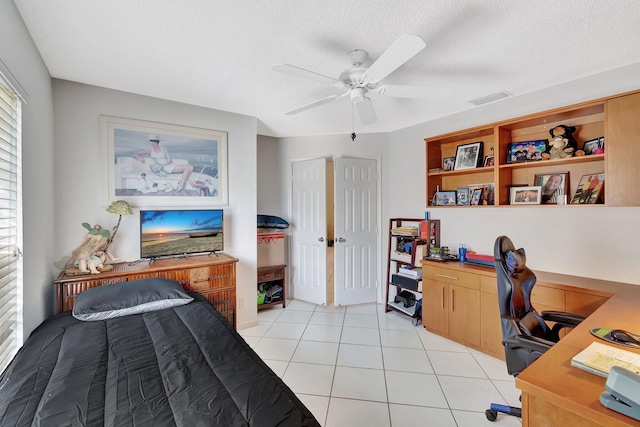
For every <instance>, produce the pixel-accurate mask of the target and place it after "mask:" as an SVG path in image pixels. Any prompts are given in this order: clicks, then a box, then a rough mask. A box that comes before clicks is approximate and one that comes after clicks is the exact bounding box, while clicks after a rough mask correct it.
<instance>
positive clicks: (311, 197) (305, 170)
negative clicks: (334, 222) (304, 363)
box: [289, 159, 327, 304]
mask: <svg viewBox="0 0 640 427" xmlns="http://www.w3.org/2000/svg"><path fill="white" fill-rule="evenodd" d="M325 163H326V161H325V159H313V160H305V161H299V162H293V165H292V215H291V216H292V222H293V224H292V227H291V228H292V250H291V265H290V266H289V270H290V271H291V275H292V283H293V297H294V298H296V299H300V300H304V301H308V302H312V303H315V304H326V303H327V246H326V244H327V243H326V239H327V216H326V210H327V205H326V197H327V196H326V191H327V190H326V165H325Z"/></svg>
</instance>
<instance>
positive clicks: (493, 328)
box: [480, 292, 504, 360]
mask: <svg viewBox="0 0 640 427" xmlns="http://www.w3.org/2000/svg"><path fill="white" fill-rule="evenodd" d="M480 347H481V348H482V351H484V352H486V353H487V354H490V355H492V356H493V357H497V358H499V359H502V360H504V348H503V347H502V326H501V324H500V309H499V307H498V294H497V293H495V294H493V293H488V292H480Z"/></svg>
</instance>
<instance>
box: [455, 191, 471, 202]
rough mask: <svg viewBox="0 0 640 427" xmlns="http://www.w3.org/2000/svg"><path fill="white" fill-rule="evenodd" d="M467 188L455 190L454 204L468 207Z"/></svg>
mask: <svg viewBox="0 0 640 427" xmlns="http://www.w3.org/2000/svg"><path fill="white" fill-rule="evenodd" d="M469 203H470V199H469V187H460V188H458V189H457V190H456V204H457V205H458V206H469Z"/></svg>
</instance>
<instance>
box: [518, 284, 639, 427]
mask: <svg viewBox="0 0 640 427" xmlns="http://www.w3.org/2000/svg"><path fill="white" fill-rule="evenodd" d="M639 309H640V286H632V285H628V286H623V287H621V288H620V289H619V291H618V292H616V293H615V294H614V295H613V296H612V297H611V298H610V299H609V301H607V302H606V303H605V304H604V305H602V306H601V307H600V308H598V309H597V310H596V311H595V312H594V313H593V314H592V315H590V316H589V317H588V318H587V319H586V320H584V321H583V322H582V323H581V324H580V325H579V326H577V327H576V328H575V329H574V330H572V331H571V332H570V333H568V334H567V335H566V336H565V337H564V338H562V339H561V340H560V342H559V343H557V344H556V345H554V346H553V347H552V348H551V349H550V350H549V351H547V352H546V353H545V354H544V355H543V356H542V357H540V358H539V359H538V360H537V361H536V362H535V363H533V364H532V365H531V366H529V367H528V368H527V369H525V370H524V371H523V372H522V373H521V374H520V375H518V377H516V386H517V387H518V388H519V389H520V390H522V391H523V393H528V394H529V395H532V396H536V397H539V398H542V399H544V400H546V401H548V402H552V403H553V404H554V405H556V406H558V407H560V408H563V409H564V410H566V411H569V412H572V413H575V414H578V415H579V416H581V417H584V418H587V419H589V420H591V421H594V422H596V423H598V424H601V425H607V426H618V425H620V426H623V425H638V426H640V422H638V421H635V420H633V419H632V418H629V417H626V416H624V415H622V414H619V413H617V412H615V411H612V410H610V409H607V408H605V407H604V406H602V405H601V404H600V401H599V398H600V393H602V392H603V391H604V390H605V381H606V380H605V378H602V377H599V376H597V375H595V374H591V373H589V372H585V371H583V370H581V369H579V368H576V367H573V366H571V358H572V357H573V356H575V355H576V354H578V353H579V352H580V351H582V350H583V349H584V348H585V347H587V346H588V345H589V344H591V342H593V341H600V342H604V341H601V340H598V339H597V338H595V337H594V336H593V335H591V333H590V332H589V330H590V329H591V328H595V327H611V328H618V329H625V330H628V331H632V332H637V333H640V310H639ZM611 345H614V344H611ZM621 348H623V347H621ZM624 348H625V349H627V350H629V348H628V347H624ZM631 351H634V352H637V353H639V354H640V350H631Z"/></svg>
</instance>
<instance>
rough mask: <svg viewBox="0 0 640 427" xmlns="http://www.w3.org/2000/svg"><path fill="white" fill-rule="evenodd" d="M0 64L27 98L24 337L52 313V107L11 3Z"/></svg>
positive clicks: (2, 10) (40, 66)
mask: <svg viewBox="0 0 640 427" xmlns="http://www.w3.org/2000/svg"><path fill="white" fill-rule="evenodd" d="M0 60H1V61H2V63H3V64H4V67H3V68H5V71H7V70H8V72H9V73H10V74H11V75H12V76H13V77H12V79H13V80H14V81H15V82H17V84H19V85H20V86H21V87H22V89H23V91H24V95H25V97H26V99H25V101H26V103H24V104H23V105H22V141H23V148H22V170H23V172H24V174H23V182H22V193H23V200H22V202H23V208H24V212H23V220H24V224H23V233H24V244H23V250H22V252H23V254H24V258H23V261H24V291H23V301H24V338H25V339H26V338H27V337H28V336H29V334H30V333H31V331H32V330H33V329H34V328H35V327H36V326H38V324H40V322H42V320H44V319H45V318H46V317H48V316H49V315H51V314H53V309H54V303H53V301H54V293H53V286H52V285H51V279H52V278H53V273H54V269H53V266H52V265H51V261H52V259H53V253H54V252H53V244H54V233H55V212H54V209H53V206H54V201H55V194H54V188H55V186H54V180H53V168H54V165H53V162H52V161H51V160H52V158H53V150H54V140H53V105H52V95H51V78H50V77H49V72H48V71H47V68H46V67H45V66H44V63H43V62H42V59H41V58H40V54H39V53H38V50H37V49H36V47H35V45H34V44H33V41H32V40H31V37H30V36H29V33H28V32H27V29H26V27H25V26H24V23H23V22H22V18H21V17H20V15H19V14H18V11H17V10H16V8H15V6H14V4H13V2H12V1H2V2H0Z"/></svg>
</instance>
